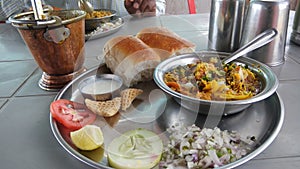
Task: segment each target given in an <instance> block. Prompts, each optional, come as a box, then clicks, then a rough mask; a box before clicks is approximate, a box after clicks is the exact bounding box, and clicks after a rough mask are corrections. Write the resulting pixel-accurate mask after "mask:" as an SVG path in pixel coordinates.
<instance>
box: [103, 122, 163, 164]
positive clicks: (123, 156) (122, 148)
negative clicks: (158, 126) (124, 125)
mask: <svg viewBox="0 0 300 169" xmlns="http://www.w3.org/2000/svg"><path fill="white" fill-rule="evenodd" d="M162 149H163V143H162V140H161V139H160V137H159V136H158V135H157V134H155V133H153V132H152V131H148V130H146V129H142V128H138V129H135V130H130V131H128V132H126V133H124V134H123V135H121V136H120V137H117V138H115V139H114V140H113V141H112V142H111V143H110V144H109V145H108V148H107V152H108V154H107V158H108V162H109V165H110V166H112V167H114V168H117V169H149V168H153V167H154V166H156V165H157V164H158V162H159V161H160V159H161V154H162Z"/></svg>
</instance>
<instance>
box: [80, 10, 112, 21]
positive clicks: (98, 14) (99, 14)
mask: <svg viewBox="0 0 300 169" xmlns="http://www.w3.org/2000/svg"><path fill="white" fill-rule="evenodd" d="M110 15H112V13H111V11H106V10H99V11H93V12H92V13H87V14H86V16H85V18H86V19H92V18H103V17H105V16H110Z"/></svg>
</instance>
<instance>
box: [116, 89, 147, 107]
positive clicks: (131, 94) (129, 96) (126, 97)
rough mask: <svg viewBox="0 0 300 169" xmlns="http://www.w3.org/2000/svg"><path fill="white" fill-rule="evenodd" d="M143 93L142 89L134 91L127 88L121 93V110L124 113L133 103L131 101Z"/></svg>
mask: <svg viewBox="0 0 300 169" xmlns="http://www.w3.org/2000/svg"><path fill="white" fill-rule="evenodd" d="M142 93H143V90H142V89H134V88H128V89H125V90H123V91H121V98H122V106H121V109H122V110H123V111H125V110H126V109H128V108H129V107H130V105H131V103H132V102H133V100H134V99H135V98H136V97H137V96H138V95H140V94H142Z"/></svg>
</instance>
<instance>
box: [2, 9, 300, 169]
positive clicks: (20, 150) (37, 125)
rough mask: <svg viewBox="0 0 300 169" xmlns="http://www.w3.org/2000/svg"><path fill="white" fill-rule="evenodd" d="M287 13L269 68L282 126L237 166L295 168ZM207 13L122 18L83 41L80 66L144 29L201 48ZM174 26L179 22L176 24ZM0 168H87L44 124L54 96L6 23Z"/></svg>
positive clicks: (295, 114) (292, 52)
mask: <svg viewBox="0 0 300 169" xmlns="http://www.w3.org/2000/svg"><path fill="white" fill-rule="evenodd" d="M292 18H293V14H292V15H291V18H290V24H289V25H290V26H289V30H288V38H287V39H288V40H287V47H286V56H285V57H286V61H285V63H284V64H283V65H281V66H277V67H273V70H274V71H275V72H276V74H277V75H278V78H279V80H280V85H279V88H278V90H277V92H278V93H279V95H280V97H281V98H282V100H283V102H284V105H285V120H284V124H283V127H282V129H281V131H280V133H279V135H278V136H277V138H276V139H275V140H274V142H273V143H272V144H271V145H270V146H269V147H268V148H267V149H266V150H265V151H264V152H263V153H261V154H260V155H258V156H257V157H255V158H254V159H253V160H251V161H249V162H247V163H245V164H243V165H242V166H240V167H238V168H243V169H244V168H245V169H248V168H255V169H256V168H264V169H268V168H270V169H271V168H272V169H273V168H287V169H294V168H299V167H300V162H299V161H300V146H299V140H300V135H299V131H300V124H299V119H300V113H299V110H300V104H299V100H300V91H299V86H300V73H299V72H300V54H299V53H300V47H298V46H296V45H294V44H291V43H290V42H289V36H290V32H291V24H292V22H291V21H292ZM208 20H209V17H208V14H197V15H177V16H161V17H157V18H156V17H148V18H144V19H142V20H141V19H136V18H131V17H128V18H126V19H125V25H124V26H123V27H122V28H121V29H120V31H118V32H116V33H115V34H113V35H111V36H107V37H103V38H100V39H95V40H91V41H87V42H86V46H85V47H86V61H85V67H86V68H87V69H90V68H92V67H95V66H98V65H99V63H101V62H102V61H101V57H102V47H103V45H104V43H105V42H106V41H107V40H108V39H110V38H111V37H113V36H118V35H128V34H132V35H134V34H135V33H136V32H138V31H139V30H141V29H142V28H144V27H149V26H155V25H160V26H165V27H167V28H169V29H171V30H173V31H175V32H176V33H177V34H179V35H180V36H183V37H185V38H187V39H189V40H191V41H193V42H194V43H196V44H197V50H203V49H206V47H207V35H208V31H207V30H208ZM179 23H180V24H179ZM0 53H1V57H0V72H1V73H0V135H1V137H0V164H1V167H0V168H3V169H10V168H14V169H18V168H30V169H41V168H43V169H50V168H51V169H53V168H55V169H64V168H73V169H75V168H78V169H80V168H81V169H82V168H85V169H87V168H90V167H89V166H87V165H86V164H84V163H82V162H80V161H79V160H77V159H76V158H74V157H72V156H71V155H69V154H68V153H67V152H66V151H65V150H64V149H63V148H62V147H61V146H60V145H59V143H58V142H57V141H56V140H55V138H54V136H53V134H52V132H51V129H50V124H49V105H50V103H51V101H52V100H53V99H54V97H55V96H56V94H57V92H48V91H44V90H42V89H40V88H39V87H38V84H37V83H38V80H39V79H40V77H41V74H42V71H41V70H40V69H39V68H38V66H37V64H36V63H35V61H34V59H33V58H32V56H31V54H30V52H29V50H28V49H27V47H26V45H25V43H24V42H23V40H22V39H21V37H20V36H19V34H18V33H17V31H16V30H15V28H13V27H11V26H10V25H7V24H1V25H0Z"/></svg>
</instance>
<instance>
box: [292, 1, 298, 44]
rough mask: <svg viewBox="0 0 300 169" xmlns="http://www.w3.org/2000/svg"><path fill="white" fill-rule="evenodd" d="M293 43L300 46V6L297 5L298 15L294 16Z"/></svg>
mask: <svg viewBox="0 0 300 169" xmlns="http://www.w3.org/2000/svg"><path fill="white" fill-rule="evenodd" d="M291 41H292V42H294V43H296V44H297V45H300V4H298V5H297V8H296V13H295V16H294V22H293V31H292V34H291Z"/></svg>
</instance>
